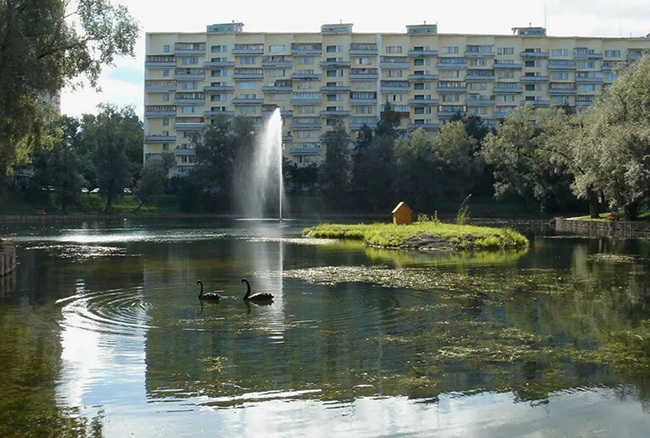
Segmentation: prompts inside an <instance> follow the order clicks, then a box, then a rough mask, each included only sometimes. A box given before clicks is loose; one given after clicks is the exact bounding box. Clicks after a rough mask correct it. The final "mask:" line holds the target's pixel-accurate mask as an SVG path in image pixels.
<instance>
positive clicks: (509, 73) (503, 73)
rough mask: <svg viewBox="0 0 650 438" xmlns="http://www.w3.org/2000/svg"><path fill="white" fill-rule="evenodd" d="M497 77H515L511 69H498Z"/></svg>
mask: <svg viewBox="0 0 650 438" xmlns="http://www.w3.org/2000/svg"><path fill="white" fill-rule="evenodd" d="M497 77H498V78H499V79H513V78H514V77H515V73H514V72H512V71H500V72H498V73H497Z"/></svg>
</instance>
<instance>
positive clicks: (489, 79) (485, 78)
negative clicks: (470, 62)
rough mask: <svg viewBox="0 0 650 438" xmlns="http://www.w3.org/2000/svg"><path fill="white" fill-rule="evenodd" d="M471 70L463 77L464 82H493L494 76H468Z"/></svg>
mask: <svg viewBox="0 0 650 438" xmlns="http://www.w3.org/2000/svg"><path fill="white" fill-rule="evenodd" d="M471 71H472V70H468V71H467V74H466V75H465V81H467V82H494V79H495V78H494V74H492V75H470V74H469V73H470V72H471Z"/></svg>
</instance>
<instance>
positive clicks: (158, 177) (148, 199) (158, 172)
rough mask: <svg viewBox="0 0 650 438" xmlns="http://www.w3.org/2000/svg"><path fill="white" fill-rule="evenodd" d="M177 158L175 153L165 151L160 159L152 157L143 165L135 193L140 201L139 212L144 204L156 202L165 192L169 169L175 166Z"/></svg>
mask: <svg viewBox="0 0 650 438" xmlns="http://www.w3.org/2000/svg"><path fill="white" fill-rule="evenodd" d="M175 164H176V158H175V157H174V154H171V153H165V154H162V157H161V158H159V159H151V160H148V161H147V162H146V164H145V165H144V166H143V167H142V175H141V177H140V179H139V180H138V182H137V184H136V186H135V189H134V190H133V195H134V196H135V198H136V199H137V200H138V201H139V202H140V204H138V206H137V208H136V209H135V211H136V212H137V211H138V210H140V208H141V207H142V206H143V205H144V204H151V203H153V202H155V201H156V200H157V199H158V198H159V197H160V196H161V195H162V194H163V193H164V192H165V186H166V184H167V181H168V180H169V171H170V170H171V169H173V168H174V165H175Z"/></svg>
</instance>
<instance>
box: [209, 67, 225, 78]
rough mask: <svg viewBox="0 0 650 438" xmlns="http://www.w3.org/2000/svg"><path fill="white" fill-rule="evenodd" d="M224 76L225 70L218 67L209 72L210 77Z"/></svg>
mask: <svg viewBox="0 0 650 438" xmlns="http://www.w3.org/2000/svg"><path fill="white" fill-rule="evenodd" d="M225 76H226V70H222V69H219V70H212V71H211V72H210V77H213V78H220V77H225Z"/></svg>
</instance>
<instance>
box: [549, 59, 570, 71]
mask: <svg viewBox="0 0 650 438" xmlns="http://www.w3.org/2000/svg"><path fill="white" fill-rule="evenodd" d="M548 69H549V71H574V70H575V69H576V63H575V62H574V61H553V60H551V61H549V63H548Z"/></svg>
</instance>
